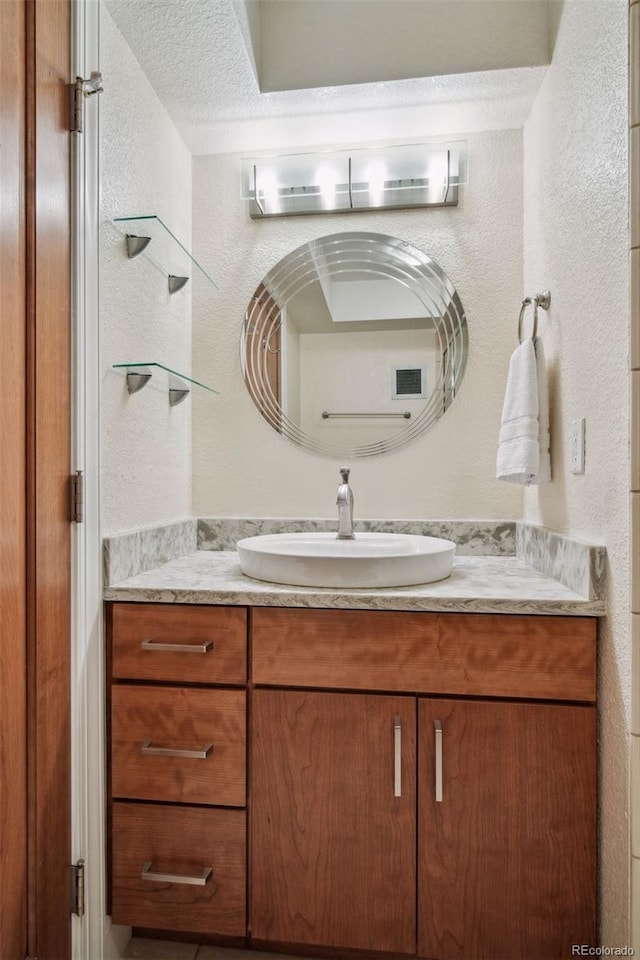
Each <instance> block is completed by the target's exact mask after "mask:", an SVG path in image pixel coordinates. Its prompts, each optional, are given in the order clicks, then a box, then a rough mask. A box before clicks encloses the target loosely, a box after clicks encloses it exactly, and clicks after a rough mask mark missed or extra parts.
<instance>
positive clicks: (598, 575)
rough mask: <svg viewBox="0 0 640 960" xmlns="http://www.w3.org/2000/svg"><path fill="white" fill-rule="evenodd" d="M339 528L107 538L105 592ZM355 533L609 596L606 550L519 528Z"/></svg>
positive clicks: (290, 525)
mask: <svg viewBox="0 0 640 960" xmlns="http://www.w3.org/2000/svg"><path fill="white" fill-rule="evenodd" d="M335 528H336V521H335V520H333V519H311V520H304V519H299V518H243V517H219V518H211V517H208V518H201V519H196V518H194V519H188V520H183V521H178V522H176V523H170V524H166V525H164V526H157V527H147V528H143V529H141V530H136V531H132V532H130V533H124V534H118V535H116V536H111V537H106V538H105V540H104V581H105V586H107V587H109V586H111V585H113V584H115V583H121V582H122V581H124V580H128V579H129V578H131V577H135V576H137V575H139V574H141V573H144V572H145V571H147V570H153V569H155V568H157V567H161V566H162V565H163V564H165V563H168V562H170V561H172V560H178V559H179V558H181V557H184V556H187V555H189V554H193V553H195V552H196V551H199V550H202V551H229V550H235V546H236V542H237V541H238V540H240V539H242V538H243V537H252V536H258V535H260V534H273V533H295V532H299V531H300V532H301V531H318V532H331V531H332V530H334V529H335ZM355 531H356V533H357V532H358V531H360V532H381V533H407V534H418V535H425V536H432V537H444V538H445V539H447V540H453V541H454V542H455V544H456V548H457V549H456V555H457V556H459V557H515V558H516V559H518V560H521V561H522V562H523V563H524V564H526V565H527V566H529V567H532V568H533V569H535V570H538V571H540V572H541V573H543V574H545V575H546V576H548V577H550V578H552V579H554V580H557V581H559V582H560V583H562V584H563V585H564V586H566V587H567V588H568V589H569V590H571V591H573V592H574V593H577V594H579V595H580V596H582V597H584V598H585V599H586V600H603V599H604V596H605V573H606V548H605V547H603V546H600V545H597V544H592V543H588V542H586V541H583V540H580V539H577V538H574V537H567V536H565V535H563V534H559V533H556V532H554V531H552V530H548V529H546V528H545V527H540V526H535V525H533V524H529V523H524V522H522V521H505V520H359V521H356V523H355Z"/></svg>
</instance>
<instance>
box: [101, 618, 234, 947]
mask: <svg viewBox="0 0 640 960" xmlns="http://www.w3.org/2000/svg"><path fill="white" fill-rule="evenodd" d="M108 622H109V633H110V646H111V674H112V682H111V688H110V698H109V699H110V771H109V781H110V801H111V802H110V812H111V831H110V833H111V914H112V917H113V920H114V922H115V923H123V924H130V925H132V926H137V927H147V928H155V929H161V930H171V931H186V932H188V933H192V934H199V933H200V934H209V935H218V936H230V937H243V936H245V934H246V809H245V808H246V676H247V673H246V671H247V637H246V633H247V612H246V610H245V609H243V608H235V607H215V606H193V607H190V606H177V605H176V606H173V605H168V604H147V603H118V604H112V605H110V608H109V616H108Z"/></svg>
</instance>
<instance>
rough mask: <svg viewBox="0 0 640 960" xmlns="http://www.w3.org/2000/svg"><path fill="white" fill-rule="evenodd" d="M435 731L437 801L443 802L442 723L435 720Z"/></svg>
mask: <svg viewBox="0 0 640 960" xmlns="http://www.w3.org/2000/svg"><path fill="white" fill-rule="evenodd" d="M433 732H434V735H435V741H436V803H442V723H441V721H440V720H434V721H433Z"/></svg>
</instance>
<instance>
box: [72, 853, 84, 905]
mask: <svg viewBox="0 0 640 960" xmlns="http://www.w3.org/2000/svg"><path fill="white" fill-rule="evenodd" d="M71 913H76V914H77V915H78V916H79V917H83V916H84V860H78V862H77V863H72V864H71Z"/></svg>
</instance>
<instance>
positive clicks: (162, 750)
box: [140, 737, 213, 760]
mask: <svg viewBox="0 0 640 960" xmlns="http://www.w3.org/2000/svg"><path fill="white" fill-rule="evenodd" d="M152 744H153V740H152V739H151V737H148V738H147V739H146V740H145V741H144V743H143V744H142V746H141V747H140V753H143V754H144V755H145V757H181V758H182V759H183V760H206V759H207V757H208V756H209V754H210V753H211V751H212V750H213V744H212V743H205V745H204V746H203V747H201V748H200V749H199V750H180V749H178V748H177V747H154V746H152Z"/></svg>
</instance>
